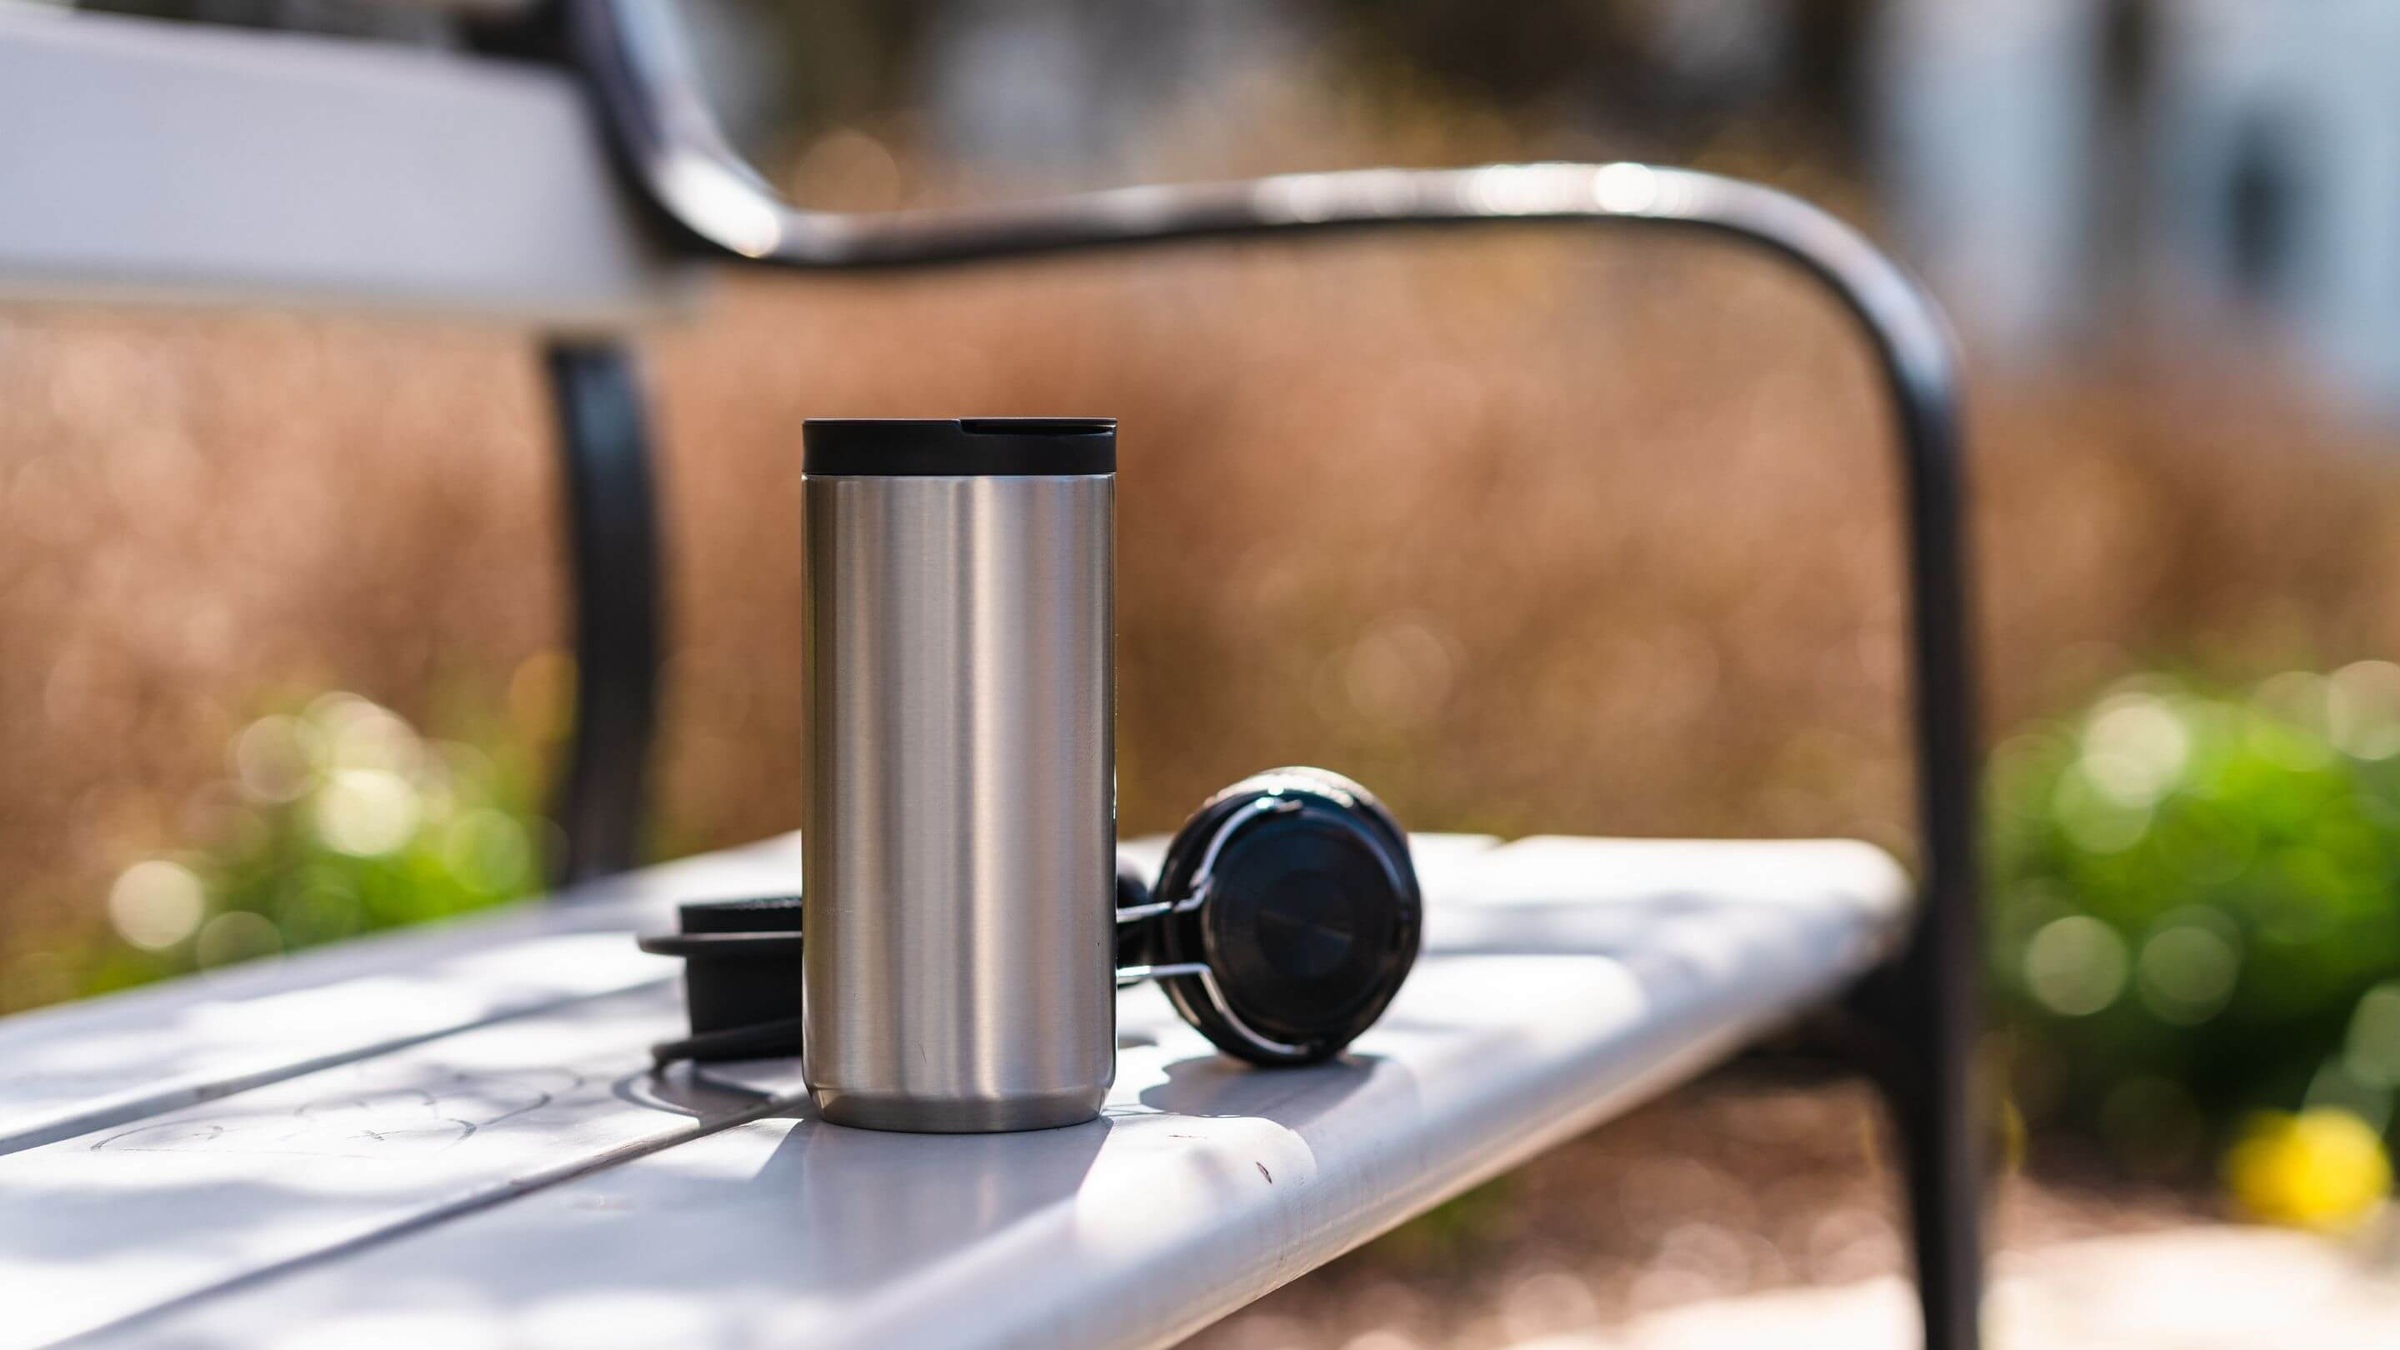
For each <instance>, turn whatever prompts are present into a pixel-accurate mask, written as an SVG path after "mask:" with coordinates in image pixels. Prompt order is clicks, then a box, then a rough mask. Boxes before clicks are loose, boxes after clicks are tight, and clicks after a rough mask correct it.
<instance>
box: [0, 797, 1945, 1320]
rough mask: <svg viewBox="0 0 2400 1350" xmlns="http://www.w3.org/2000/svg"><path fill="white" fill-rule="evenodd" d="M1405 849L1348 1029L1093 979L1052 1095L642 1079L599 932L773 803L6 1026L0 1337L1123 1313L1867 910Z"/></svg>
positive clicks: (1191, 1282)
mask: <svg viewBox="0 0 2400 1350" xmlns="http://www.w3.org/2000/svg"><path fill="white" fill-rule="evenodd" d="M1416 849H1417V854H1418V859H1419V867H1420V870H1421V872H1422V873H1423V878H1424V882H1425V886H1426V891H1427V896H1428V907H1427V927H1426V953H1425V956H1424V958H1423V959H1422V960H1421V961H1420V963H1419V965H1418V968H1417V970H1416V971H1415V972H1414V973H1413V974H1412V975H1411V976H1410V979H1409V983H1408V984H1407V986H1406V987H1405V988H1404V990H1403V992H1402V994H1401V996H1400V998H1399V1000H1398V1001H1397V1002H1396V1003H1394V1005H1393V1006H1392V1008H1391V1010H1390V1012H1389V1013H1388V1014H1387V1015H1386V1016H1385V1017H1384V1019H1383V1020H1382V1021H1381V1022H1380V1023H1379V1024H1378V1025H1377V1026H1376V1027H1375V1028H1374V1029H1373V1030H1372V1031H1370V1032H1369V1033H1368V1034H1367V1035H1366V1036H1365V1037H1364V1038H1363V1039H1361V1040H1360V1041H1359V1042H1358V1043H1357V1045H1356V1046H1355V1048H1354V1050H1353V1051H1352V1053H1350V1054H1349V1055H1347V1056H1345V1057H1344V1058H1343V1059H1342V1060H1340V1061H1338V1062H1336V1063H1333V1064H1330V1065H1326V1066H1323V1067H1320V1068H1315V1069H1303V1070H1292V1071H1255V1070H1247V1069H1244V1068H1241V1067H1239V1066H1237V1065H1235V1064H1234V1063H1232V1062H1231V1061H1228V1060H1225V1059H1223V1058H1222V1057H1220V1056H1218V1055H1217V1054H1216V1053H1215V1052H1214V1051H1213V1050H1212V1049H1211V1047H1210V1046H1209V1045H1208V1044H1207V1042H1205V1041H1204V1040H1202V1039H1201V1038H1200V1037H1199V1036H1198V1034H1197V1033H1195V1032H1193V1031H1191V1030H1190V1029H1189V1028H1187V1027H1186V1026H1185V1025H1184V1024H1183V1023H1182V1022H1181V1021H1179V1020H1177V1019H1176V1018H1175V1016H1174V1015H1173V1013H1172V1012H1171V1011H1170V1010H1169V1009H1168V1008H1167V1006H1166V1003H1165V1000H1164V999H1163V998H1161V997H1160V996H1158V994H1157V993H1156V992H1155V991H1154V990H1150V989H1136V990H1130V991H1128V992H1127V993H1126V994H1125V995H1124V996H1123V999H1122V1006H1121V1027H1120V1043H1121V1045H1122V1049H1121V1051H1120V1054H1119V1060H1118V1077H1117V1085H1116V1088H1115V1090H1114V1092H1113V1093H1112V1094H1111V1096H1110V1098H1109V1104H1108V1108H1107V1113H1106V1115H1105V1116H1104V1117H1103V1119H1102V1120H1100V1121H1097V1122H1094V1123H1093V1124H1091V1125H1087V1126H1080V1127H1076V1128H1072V1129H1066V1130H1051V1131H1038V1132H1035V1133H1031V1134H1017V1135H990V1136H937V1135H891V1134H878V1133H873V1132H868V1131H858V1130H848V1129H844V1128H842V1127H839V1126H830V1125H825V1124H822V1123H820V1122H818V1121H817V1120H815V1119H814V1118H813V1112H812V1111H811V1109H810V1107H809V1106H808V1104H807V1094H806V1092H805V1091H804V1090H803V1088H802V1085H801V1081H800V1075H799V1068H798V1064H797V1062H796V1061H793V1060H759V1061H752V1062H749V1063H744V1064H737V1065H730V1066H718V1067H714V1068H709V1069H706V1070H704V1071H700V1072H693V1071H690V1070H688V1069H685V1070H677V1071H674V1072H671V1073H668V1074H665V1075H654V1074H653V1073H652V1072H651V1071H650V1066H649V1061H648V1056H647V1052H646V1050H645V1046H646V1045H647V1044H648V1043H649V1042H650V1041H652V1040H656V1039H660V1038H662V1037H666V1036H670V1035H674V1034H678V1033H677V1028H678V1027H679V1025H680V1022H681V1016H682V1013H681V1007H680V1001H679V998H678V994H677V987H676V984H675V982H674V973H675V972H674V966H673V963H671V962H669V961H665V960H662V959H660V958H655V957H647V956H642V955H640V954H639V953H637V952H636V951H635V949H634V946H633V943H632V941H631V940H630V936H629V934H630V933H631V932H632V931H633V930H635V929H637V928H650V929H658V928H663V927H669V926H671V925H672V922H673V917H672V904H673V902H674V900H676V899H677V898H687V899H688V898H690V897H692V896H694V895H709V894H743V893H751V892H761V891H775V890H779V889H781V890H788V889H791V888H794V887H796V886H797V885H798V882H799V848H798V841H797V840H796V839H784V840H777V841H771V842H769V843H766V844H761V845H756V846H753V847H751V848H747V849H742V850H737V851H734V852H731V853H726V854H719V855H715V856H711V857H706V858H699V859H692V860H688V861H685V862H682V863H677V864H673V865H670V866H666V867H661V868H656V869H652V870H649V871H645V872H640V873H635V874H632V875H630V876H627V877H624V878H619V879H616V880H612V881H608V882H600V883H594V885H595V886H596V887H597V889H598V894H596V895H594V896H592V897H589V898H588V902H587V903H583V904H578V905H572V906H549V907H525V908H520V909H518V910H516V911H514V912H511V913H506V914H502V915H496V916H490V917H481V918H474V919H468V920H463V921H458V922H454V923H450V924H446V925H443V926H441V927H439V928H436V929H433V930H429V931H423V932H419V933H411V934H405V935H399V936H394V937H390V938H383V939H375V940H369V941H366V942H361V943H357V944H353V945H352V946H351V947H349V948H342V949H334V950H328V951H320V952H311V953H306V954H303V955H300V956H297V957H294V958H292V959H290V960H287V961H285V962H283V963H281V964H280V965H270V966H264V967H253V968H249V969H244V970H238V971H236V972H233V973H231V974H229V975H227V976H225V977H223V978H222V979H220V980H218V981H216V982H213V983H205V984H204V983H200V982H184V983H180V984H171V985H167V986H163V987H158V988H154V989H149V990H142V991H137V992H134V993H130V994H126V995H122V996H118V997H115V998H108V999H102V1000H98V1001H96V1002H93V1003H89V1004H83V1005H74V1006H69V1007H65V1008H60V1009H56V1010H52V1011H48V1012H44V1013H38V1014H34V1015H30V1016H25V1017H19V1018H16V1019H12V1020H11V1021H10V1022H8V1023H5V1024H0V1064H5V1065H7V1066H8V1068H7V1071H6V1073H5V1076H0V1141H5V1145H6V1146H12V1147H15V1149H16V1151H14V1152H10V1153H7V1154H6V1155H5V1156H0V1309H6V1310H7V1313H6V1316H5V1317H0V1348H5V1350H17V1348H18V1347H29V1346H39V1345H45V1344H49V1343H51V1342H53V1341H55V1340H58V1339H61V1338H66V1337H71V1336H78V1335H91V1336H92V1338H93V1341H94V1343H97V1344H110V1345H114V1344H125V1345H134V1344H140V1345H175V1346H184V1345H189V1346H202V1345H210V1346H228V1347H232V1346H267V1345H273V1346H284V1345H292V1346H300V1345H306V1346H350V1345H358V1344H365V1343H368V1342H369V1341H370V1339H371V1340H372V1343H374V1344H384V1343H387V1341H388V1340H390V1339H392V1338H396V1337H400V1336H421V1337H422V1338H423V1343H425V1344H431V1345H440V1346H444V1347H449V1348H450V1350H467V1348H468V1347H482V1346H543V1345H578V1346H589V1345H622V1344H657V1345H776V1346H828V1347H833V1346H867V1345H874V1346H886V1345H888V1346H902V1345H905V1346H1026V1347H1073V1346H1095V1347H1096V1346H1116V1345H1151V1344H1161V1343H1165V1342H1167V1341H1171V1340H1172V1339H1173V1338H1175V1337H1176V1336H1177V1335H1180V1334H1183V1333H1188V1332H1190V1331H1192V1330H1195V1329H1197V1328H1198V1327H1200V1326H1202V1325H1204V1324H1205V1323H1207V1322H1208V1321H1210V1320H1211V1319H1213V1318H1215V1317H1217V1316H1220V1315H1222V1314H1223V1313H1225V1312H1227V1311H1229V1310H1231V1309H1233V1308H1235V1307H1238V1306H1240V1305H1241V1304H1242V1303H1244V1302H1247V1301H1248V1300H1250V1299H1252V1298H1255V1297H1257V1296H1258V1295H1259V1294H1261V1293H1264V1292H1265V1291H1267V1290H1268V1289H1271V1288H1273V1287H1275V1286H1276V1285H1278V1284H1281V1283H1283V1282H1284V1281H1286V1280H1288V1279H1290V1278H1292V1277H1293V1276H1294V1275H1297V1274H1299V1273H1301V1272H1304V1271H1306V1270H1308V1269H1310V1268H1311V1267H1313V1266H1315V1265H1317V1264H1319V1263H1321V1262H1323V1261H1325V1260H1328V1259H1330V1258H1331V1257H1333V1256H1335V1255H1338V1254H1339V1253H1341V1252H1343V1251H1345V1250H1347V1249H1349V1248H1351V1247H1353V1246H1355V1245H1357V1244H1358V1243H1360V1242H1362V1241H1364V1240H1366V1239H1367V1238H1368V1237H1371V1236H1373V1235H1374V1234H1376V1233H1378V1232H1381V1231H1382V1230H1384V1229H1386V1228H1388V1227H1390V1226H1391V1225H1393V1224H1394V1223H1397V1222H1399V1221H1400V1220H1402V1219H1404V1218H1406V1217H1408V1216H1409V1215H1410V1214H1413V1213H1415V1212H1417V1211H1419V1210H1421V1209H1423V1208H1425V1207H1427V1206H1429V1205H1431V1204H1433V1203H1435V1202H1436V1201H1438V1200H1440V1199H1442V1198H1444V1197H1445V1196H1448V1195H1451V1194H1453V1193H1455V1192H1457V1191H1459V1190H1461V1189H1463V1188H1464V1187H1466V1186H1468V1185H1471V1184H1473V1183H1474V1182H1476V1181H1479V1180H1481V1179H1483V1178H1485V1177H1488V1176H1490V1175H1492V1174H1493V1173H1494V1172H1496V1171H1498V1170H1500V1169H1502V1168H1505V1167H1507V1166H1508V1165H1510V1164H1512V1163H1514V1162H1517V1161H1520V1160H1522V1159H1523V1158H1525V1157H1526V1156H1528V1155H1529V1154H1531V1153H1533V1152H1535V1151H1536V1150H1539V1149H1541V1148H1543V1147H1545V1146H1547V1145H1550V1144H1552V1143H1555V1142H1557V1141H1559V1140H1560V1139H1563V1138H1565V1137H1567V1136H1568V1135H1570V1134H1572V1133H1574V1132H1575V1131H1578V1130H1580V1129H1583V1128H1585V1127H1587V1126H1589V1125H1590V1124H1592V1123H1593V1122H1595V1121H1597V1120H1600V1119H1603V1118H1604V1117H1606V1116H1608V1115H1610V1114H1612V1113H1615V1112H1618V1111H1622V1110H1624V1109H1625V1108H1626V1107H1627V1106H1628V1105H1630V1104H1631V1103H1633V1102H1634V1101H1637V1100H1639V1099H1641V1098H1643V1097H1645V1096H1648V1095H1649V1094H1651V1093H1654V1092H1657V1091H1659V1090H1660V1089H1662V1088H1664V1087H1666V1086H1668V1085H1670V1084H1672V1083H1674V1082H1677V1081H1679V1080H1680V1079H1682V1078H1684V1077H1686V1076H1688V1075H1690V1074H1691V1073H1693V1072H1696V1071H1697V1070H1699V1069H1701V1068H1703V1067H1705V1066H1706V1065H1708V1064H1709V1063H1710V1062H1712V1061H1713V1060H1714V1059H1716V1058H1717V1057H1719V1056H1722V1055H1723V1054H1725V1053H1727V1052H1728V1051H1730V1050H1732V1049H1734V1048H1736V1047H1738V1046H1739V1045H1740V1044H1742V1043H1743V1042H1744V1041H1745V1040H1747V1039H1749V1038H1751V1037H1754V1036H1755V1035H1756V1034H1757V1033H1758V1032H1759V1031H1760V1030H1761V1029H1763V1028H1766V1027H1768V1026H1771V1025H1773V1024H1774V1023H1776V1022H1777V1021H1779V1020H1781V1019H1783V1018H1785V1017H1787V1016H1789V1015H1790V1014H1791V1013H1792V1011H1793V1010H1795V1009H1800V1008H1806V1007H1809V1006H1811V1005H1813V1004H1815V1003H1817V1002H1820V1001H1821V1000H1823V999H1825V998H1827V997H1829V996H1831V995H1832V994H1834V993H1836V992H1837V991H1838V990H1839V988H1840V987H1841V986H1842V984H1843V983H1845V982H1846V981H1847V980H1848V979H1850V978H1852V977H1854V976H1856V975H1857V974H1859V973H1861V972H1863V971H1865V970H1866V969H1867V968H1868V967H1869V966H1870V965H1872V964H1873V962H1874V961H1875V960H1876V959H1877V958H1878V957H1879V956H1880V955H1882V954H1884V953H1885V952H1886V951H1888V949H1889V947H1890V945H1891V943H1892V942H1893V941H1895V940H1896V939H1897V938H1898V937H1899V935H1900V933H1901V931H1902V929H1901V920H1902V918H1903V917H1904V916H1905V914H1906V909H1907V899H1906V897H1907V885H1906V881H1905V878H1904V877H1903V876H1902V875H1901V873H1900V871H1899V869H1898V868H1897V867H1896V866H1895V865H1894V864H1893V863H1892V862H1891V860H1890V859H1889V858H1888V857H1886V856H1885V855H1884V854H1882V853H1881V852H1879V851H1878V850H1876V849H1874V848H1871V847H1869V846H1867V845H1864V844H1856V843H1845V842H1840V841H1816V842H1810V841H1794V842H1778V843H1722V842H1705V843H1692V842H1680V841H1667V840H1597V839H1530V840H1525V841H1521V842H1518V843H1514V844H1509V845H1505V846H1495V841H1493V840H1489V839H1484V838H1477V837H1469V836H1429V837H1420V838H1419V840H1418V841H1417V844H1416ZM35 1141H42V1142H35ZM627 1318H632V1319H634V1321H633V1322H632V1323H631V1324H628V1323H626V1322H625V1321H624V1319H627ZM629 1326H630V1327H631V1328H639V1330H638V1331H634V1330H629Z"/></svg>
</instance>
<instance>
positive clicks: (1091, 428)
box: [801, 417, 1117, 478]
mask: <svg viewBox="0 0 2400 1350" xmlns="http://www.w3.org/2000/svg"><path fill="white" fill-rule="evenodd" d="M801 441H802V444H803V445H804V446H805V447H806V449H805V452H804V455H803V458H802V462H801V471H802V472H804V473H809V474H830V475H839V476H848V477H876V478H973V477H990V476H1003V475H1005V476H1014V477H1030V476H1034V475H1049V474H1104V473H1115V472H1116V471H1117V419H1115V418H1113V417H950V418H940V417H926V418H918V417H812V418H810V419H808V421H807V422H806V423H804V424H803V425H802V427H801Z"/></svg>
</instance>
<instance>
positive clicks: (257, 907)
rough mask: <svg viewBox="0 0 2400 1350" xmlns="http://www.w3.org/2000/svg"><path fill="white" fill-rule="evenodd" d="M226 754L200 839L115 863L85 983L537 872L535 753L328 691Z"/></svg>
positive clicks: (471, 894) (285, 943)
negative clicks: (491, 747) (419, 722)
mask: <svg viewBox="0 0 2400 1350" xmlns="http://www.w3.org/2000/svg"><path fill="white" fill-rule="evenodd" d="M492 739H493V742H494V743H495V744H505V742H506V740H507V738H505V737H495V738H492ZM226 760H227V774H226V777H225V779H224V781H222V782H221V783H218V784H216V785H214V786H213V787H212V788H211V789H209V790H207V791H206V792H204V793H202V794H201V795H200V797H199V799H198V800H197V801H196V802H195V803H194V807H193V810H192V811H191V812H190V815H191V817H192V826H193V831H194V834H195V840H194V842H195V844H196V845H197V846H196V847H195V848H193V849H192V850H190V851H188V852H182V853H177V854H172V855H168V856H162V857H155V858H150V859H147V860H144V861H141V862H137V863H135V864H134V865H132V866H131V867H128V868H126V869H125V870H124V871H123V872H122V873H120V874H119V875H118V876H117V878H116V881H115V883H114V884H113V885H112V886H111V887H110V889H109V894H108V907H107V909H108V920H109V929H110V931H109V932H108V933H107V934H105V935H102V936H99V937H97V938H95V939H94V940H93V941H92V942H90V943H89V944H87V946H86V947H85V948H84V950H83V951H81V952H80V953H76V954H75V955H74V957H73V958H72V959H73V960H74V964H75V965H76V967H77V969H75V970H73V971H71V972H69V976H70V979H71V981H72V983H73V984H74V985H75V986H76V987H77V990H78V992H81V993H100V992H103V991H106V990H110V989H118V988H123V987H126V986H129V985H135V984H141V983H145V982H147V981H150V980H155V979H160V978H164V977H166V976H170V975H181V974H187V973H191V972H194V971H200V970H208V969H213V968H216V967H219V966H224V965H229V964H233V963H236V962H240V961H245V960H250V959H253V958H256V957H262V956H272V955H275V954H277V953H280V952H285V951H290V950H293V949H296V948H300V947H308V946H313V945H316V944H318V943H322V942H331V941H335V940H338V939H341V938H347V937H353V936H356V935H358V934H361V933H368V932H373V931H375V930H377V929H384V928H395V927H399V926H402V925H405V924H412V923H421V922H423V921H425V920H428V919H436V918H441V917H444V916H447V915H452V914H459V913H463V912H465V911H468V910H473V909H479V908H482V907H484V906H487V905H491V904H494V903H497V902H499V901H502V900H507V899H511V898H514V897H517V896H521V895H523V894H525V893H527V892H528V891H530V890H531V889H533V888H534V886H535V885H536V883H537V882H538V880H539V877H540V873H541V867H540V855H541V848H542V846H543V844H544V843H546V842H547V841H546V840H545V839H544V838H543V832H544V830H545V829H546V827H545V826H544V825H543V824H542V822H541V821H540V820H539V819H538V817H536V816H535V815H534V814H533V813H532V812H531V811H530V809H529V806H530V803H531V802H532V801H533V800H534V794H535V792H536V791H537V785H538V781H539V777H538V773H537V771H536V770H537V766H536V764H535V763H534V756H533V755H531V754H530V753H519V752H515V751H511V750H506V749H502V750H498V751H486V750H481V749H477V748H475V747H473V746H470V745H467V744H464V743H461V742H458V741H449V740H433V739H429V738H427V737H425V736H422V735H420V734H419V733H418V732H417V730H416V729H415V728H414V727H412V726H410V725H409V723H408V722H407V721H406V720H405V719H403V718H402V717H400V716H399V715H398V714H397V713H394V712H392V711H391V710H390V709H388V708H384V707H382V706H380V705H378V704H376V703H374V702H371V701H369V700H367V699H365V698H361V697H359V696H358V695H355V694H347V693H333V694H327V695H324V696H322V697H320V698H317V699H315V700H313V701H311V702H310V703H308V704H307V705H306V706H305V707H304V708H301V709H299V710H297V711H294V712H288V713H275V714H271V715H269V716H265V717H261V718H259V719H257V720H256V721H254V722H251V723H250V724H249V725H248V726H246V727H244V728H243V729H242V730H241V732H240V733H239V734H238V735H236V736H235V737H234V739H233V742H232V744H231V745H230V746H228V747H227V754H226Z"/></svg>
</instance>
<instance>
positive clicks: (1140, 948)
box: [1117, 857, 1158, 970]
mask: <svg viewBox="0 0 2400 1350" xmlns="http://www.w3.org/2000/svg"><path fill="white" fill-rule="evenodd" d="M1149 903H1150V882H1149V879H1148V878H1146V877H1144V876H1143V875H1142V868H1141V864H1139V863H1137V862H1135V861H1133V860H1132V859H1131V858H1124V857H1120V858H1118V859H1117V908H1118V909H1120V910H1126V909H1132V908H1134V907H1136V906H1138V905H1146V904H1149ZM1157 953H1158V925H1157V924H1156V923H1152V922H1143V923H1121V924H1118V925H1117V968H1118V969H1119V970H1122V969H1124V968H1125V967H1127V966H1146V965H1149V964H1150V963H1151V962H1153V961H1155V960H1156V959H1157Z"/></svg>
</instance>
